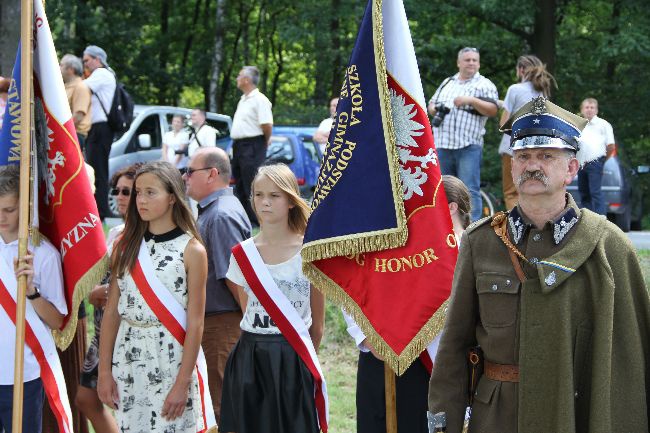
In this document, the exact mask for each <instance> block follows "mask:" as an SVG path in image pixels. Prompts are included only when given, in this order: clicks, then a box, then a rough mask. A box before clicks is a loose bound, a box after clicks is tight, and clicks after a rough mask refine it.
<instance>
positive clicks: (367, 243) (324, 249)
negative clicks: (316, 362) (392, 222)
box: [302, 0, 408, 262]
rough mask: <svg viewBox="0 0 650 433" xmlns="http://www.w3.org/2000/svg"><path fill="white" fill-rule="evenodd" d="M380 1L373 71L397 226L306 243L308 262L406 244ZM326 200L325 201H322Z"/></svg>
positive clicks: (378, 0)
mask: <svg viewBox="0 0 650 433" xmlns="http://www.w3.org/2000/svg"><path fill="white" fill-rule="evenodd" d="M381 3H382V2H381V0H375V2H374V4H373V11H372V20H373V39H374V49H375V70H376V75H377V88H378V91H379V105H380V108H381V117H382V123H383V128H384V134H385V137H384V138H385V145H386V147H385V149H386V155H387V158H388V169H389V171H390V181H391V190H392V195H393V203H394V206H395V209H394V211H395V216H396V219H397V226H396V227H393V228H390V229H385V230H377V231H372V232H364V233H357V234H352V235H345V236H338V237H334V238H327V239H321V240H317V241H312V242H307V243H305V245H304V246H303V250H302V257H303V259H304V260H306V261H308V262H312V261H316V260H322V259H328V258H331V257H338V256H346V255H354V254H361V253H369V252H374V251H383V250H387V249H392V248H399V247H402V246H404V245H405V244H406V241H407V240H408V228H407V226H406V224H407V220H406V213H405V210H404V193H403V191H402V181H401V178H400V174H399V167H400V165H399V154H398V152H397V138H396V136H395V127H394V125H393V114H392V109H391V104H390V93H389V91H388V74H387V73H386V55H385V53H384V30H383V18H382V9H381ZM325 200H327V198H326V199H325Z"/></svg>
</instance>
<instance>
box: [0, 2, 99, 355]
mask: <svg viewBox="0 0 650 433" xmlns="http://www.w3.org/2000/svg"><path fill="white" fill-rule="evenodd" d="M33 32H34V71H33V78H34V97H35V99H36V100H37V102H39V101H40V102H41V104H39V105H42V107H43V111H44V115H45V124H44V125H43V124H39V123H38V120H39V116H36V119H35V128H36V129H37V131H42V133H41V134H37V138H38V137H39V136H40V137H41V140H40V141H41V142H42V143H40V145H41V147H46V148H47V149H46V150H45V149H43V150H41V151H42V152H43V153H44V154H45V153H47V155H46V156H45V155H43V159H46V162H45V164H42V171H43V172H44V173H43V174H44V176H42V177H40V185H39V194H38V215H39V223H40V224H39V225H40V227H39V229H40V232H41V233H42V234H43V235H45V236H46V237H47V238H48V239H49V240H50V242H52V244H53V245H54V246H55V247H57V249H58V250H59V253H60V254H61V259H62V265H63V276H64V282H65V295H66V303H67V307H68V316H66V318H65V320H64V323H63V326H62V328H61V329H59V330H55V331H54V336H55V341H56V343H57V346H58V347H59V348H60V349H62V350H63V349H65V348H66V347H67V346H68V345H69V344H70V342H71V341H72V338H73V337H74V335H75V331H76V327H77V313H78V310H79V304H80V303H81V302H82V301H83V299H84V297H85V296H86V294H87V293H89V292H90V290H91V289H92V288H93V286H94V285H95V284H97V283H99V282H100V281H101V279H102V278H103V276H104V275H105V273H106V271H107V269H108V259H107V256H106V243H105V239H104V231H103V227H102V223H101V221H100V219H99V214H98V212H97V205H96V203H95V198H94V196H93V193H92V191H91V185H90V182H89V180H88V176H87V174H86V170H85V166H84V160H83V156H82V154H81V149H80V147H79V143H78V142H77V133H76V131H75V127H74V121H73V119H72V115H71V113H70V107H69V105H68V98H67V96H66V92H65V87H64V85H63V78H62V77H61V70H60V68H59V62H58V60H57V56H56V51H55V49H54V42H53V40H52V34H51V33H50V27H49V24H48V21H47V17H46V16H45V10H44V7H43V2H42V1H41V0H34V28H33ZM15 69H16V68H15ZM14 72H15V71H14ZM14 78H16V75H15V73H14ZM15 81H16V80H15V79H14V80H12V88H10V91H9V96H10V97H9V99H10V100H9V104H8V106H7V113H8V114H9V115H10V116H9V118H10V119H13V120H9V122H10V123H11V125H12V128H11V129H10V130H9V131H6V133H7V134H9V136H8V140H5V138H6V137H7V134H6V133H5V130H4V129H5V128H3V134H2V139H1V140H0V147H2V148H5V149H6V148H7V146H8V155H9V157H8V158H7V162H2V161H0V164H4V163H11V162H16V160H19V159H20V158H21V157H27V155H20V150H19V149H17V150H16V148H15V146H12V144H13V143H15V142H16V140H18V141H19V139H20V120H19V119H20V110H21V109H27V108H26V107H29V105H28V104H21V101H20V94H19V86H17V87H16V82H15ZM16 114H18V116H17V118H18V120H17V121H16V120H15V119H16V116H15V115H16ZM37 114H38V113H37ZM6 121H7V118H5V122H6ZM16 152H17V154H16ZM2 153H3V152H2V150H0V159H1V156H2ZM40 158H41V157H40V156H39V159H40Z"/></svg>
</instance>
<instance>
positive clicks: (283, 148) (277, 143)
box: [226, 126, 322, 199]
mask: <svg viewBox="0 0 650 433" xmlns="http://www.w3.org/2000/svg"><path fill="white" fill-rule="evenodd" d="M314 132H316V127H314V126H274V127H273V135H272V136H271V143H270V144H269V147H268V148H267V149H266V163H267V164H269V163H277V162H281V163H284V164H287V165H288V166H289V168H291V171H293V174H295V175H296V179H297V180H298V186H299V187H300V194H301V195H302V196H303V197H304V198H305V199H311V197H312V195H313V193H314V188H315V187H316V180H317V179H318V171H319V168H320V161H321V158H322V155H321V153H320V149H319V147H318V144H316V143H314V140H313V136H314ZM226 150H227V151H228V154H229V155H230V156H231V158H232V142H231V143H230V144H229V145H228V148H227V149H226ZM233 182H234V180H233V181H231V183H233Z"/></svg>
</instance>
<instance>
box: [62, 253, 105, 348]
mask: <svg viewBox="0 0 650 433" xmlns="http://www.w3.org/2000/svg"><path fill="white" fill-rule="evenodd" d="M106 272H108V257H107V256H106V255H104V257H102V258H101V259H100V260H99V261H98V262H97V263H95V264H94V265H93V267H91V268H90V269H89V270H88V272H86V273H85V274H84V275H83V276H82V277H81V278H79V281H77V284H75V287H74V297H73V299H72V311H70V312H69V313H70V320H68V323H67V324H66V326H65V328H63V329H62V330H58V329H55V330H53V331H52V336H53V337H54V342H55V343H56V347H58V348H59V350H61V351H63V350H65V349H66V348H67V347H68V346H69V345H70V343H72V339H73V338H74V336H75V334H76V332H77V320H78V317H77V316H78V314H79V305H80V304H81V303H82V302H83V300H84V298H85V297H86V296H87V295H88V293H90V291H91V290H92V289H93V288H94V287H95V285H97V284H99V282H100V281H101V280H102V278H104V276H105V275H106Z"/></svg>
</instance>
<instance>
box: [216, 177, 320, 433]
mask: <svg viewBox="0 0 650 433" xmlns="http://www.w3.org/2000/svg"><path fill="white" fill-rule="evenodd" d="M252 190H253V198H252V205H253V210H254V211H255V213H256V215H257V218H258V220H259V222H260V233H259V234H258V235H257V236H255V237H254V238H253V241H254V244H255V247H256V248H257V250H258V252H259V254H260V256H261V258H262V260H263V262H264V265H265V266H266V268H267V269H268V271H269V273H270V274H271V276H272V277H273V280H274V281H275V283H276V284H277V286H278V288H279V289H280V291H281V292H282V293H283V294H284V295H285V296H286V297H287V298H288V300H289V302H290V303H291V304H292V305H293V307H294V308H295V309H296V312H297V313H298V314H299V315H300V317H301V318H302V319H303V320H304V322H305V324H306V325H307V327H308V328H309V334H310V336H311V339H312V342H313V345H314V347H315V348H316V350H318V347H319V345H320V341H321V338H322V335H323V325H324V303H325V300H324V297H323V295H322V294H321V293H320V292H318V291H317V290H315V289H313V288H312V287H311V285H310V283H309V280H307V278H306V277H305V276H304V274H303V273H302V261H301V258H300V250H301V247H302V238H303V233H304V231H305V227H306V226H307V216H308V214H309V207H308V206H307V204H306V203H305V202H304V201H303V200H302V198H300V194H299V190H298V183H297V181H296V178H295V176H294V175H293V173H292V172H291V170H290V169H289V168H288V167H287V166H286V165H284V164H277V165H271V166H263V167H260V169H259V171H258V173H257V176H256V177H255V179H254V180H253V187H252ZM226 278H227V283H228V285H229V287H231V289H233V290H234V291H236V292H237V294H238V296H239V301H240V305H242V306H243V307H244V317H243V319H242V321H241V325H240V326H241V329H242V335H241V337H240V339H239V341H238V342H237V345H236V346H235V348H234V349H233V351H232V352H231V354H230V357H229V358H228V362H227V364H226V370H225V373H224V384H223V394H222V400H221V401H222V406H221V423H220V425H219V431H220V432H224V433H225V432H236V433H318V430H319V427H318V419H317V414H316V406H315V402H314V379H313V376H312V374H311V373H310V371H309V370H308V369H307V367H306V365H305V364H304V362H303V361H302V360H301V359H300V357H299V356H298V354H297V353H296V352H295V350H294V349H293V347H292V346H291V345H290V344H289V342H288V341H287V340H286V339H285V337H284V336H283V335H282V333H281V332H280V330H279V329H278V327H277V326H276V325H275V323H274V322H273V320H272V319H271V317H270V316H269V314H268V313H267V311H266V310H265V308H264V307H263V306H262V304H261V303H260V302H259V301H258V299H257V297H256V296H255V294H254V293H253V292H252V291H251V289H250V287H249V285H248V283H247V281H246V279H245V278H244V275H243V273H242V271H241V269H240V267H239V265H238V264H237V261H236V260H235V259H234V258H233V257H232V256H231V258H230V267H229V269H228V272H227V274H226Z"/></svg>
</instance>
